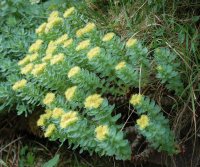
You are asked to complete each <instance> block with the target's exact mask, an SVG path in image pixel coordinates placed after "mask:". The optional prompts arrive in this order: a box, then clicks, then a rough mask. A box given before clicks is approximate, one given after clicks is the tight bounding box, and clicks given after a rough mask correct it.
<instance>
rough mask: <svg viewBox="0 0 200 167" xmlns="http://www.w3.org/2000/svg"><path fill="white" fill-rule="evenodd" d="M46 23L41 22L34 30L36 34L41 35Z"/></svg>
mask: <svg viewBox="0 0 200 167" xmlns="http://www.w3.org/2000/svg"><path fill="white" fill-rule="evenodd" d="M46 25H47V23H42V24H41V25H40V26H39V27H38V28H37V29H36V30H35V32H36V34H38V35H41V34H43V33H44V31H45V28H46Z"/></svg>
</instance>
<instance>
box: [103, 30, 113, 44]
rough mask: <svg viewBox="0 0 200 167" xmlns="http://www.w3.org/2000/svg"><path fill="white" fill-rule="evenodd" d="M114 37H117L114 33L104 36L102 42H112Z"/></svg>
mask: <svg viewBox="0 0 200 167" xmlns="http://www.w3.org/2000/svg"><path fill="white" fill-rule="evenodd" d="M114 36H115V33H113V32H110V33H107V34H106V35H104V37H103V38H102V41H103V42H107V41H110V40H111V39H113V37H114Z"/></svg>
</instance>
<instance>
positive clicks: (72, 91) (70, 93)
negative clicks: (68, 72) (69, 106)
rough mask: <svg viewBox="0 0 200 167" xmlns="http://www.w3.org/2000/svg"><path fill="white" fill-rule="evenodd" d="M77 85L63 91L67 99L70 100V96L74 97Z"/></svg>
mask: <svg viewBox="0 0 200 167" xmlns="http://www.w3.org/2000/svg"><path fill="white" fill-rule="evenodd" d="M76 89H77V86H72V87H71V88H68V89H67V90H66V91H65V97H66V99H67V100H68V101H71V100H72V98H73V97H74V94H75V92H76Z"/></svg>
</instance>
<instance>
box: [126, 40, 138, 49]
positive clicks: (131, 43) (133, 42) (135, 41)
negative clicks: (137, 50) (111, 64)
mask: <svg viewBox="0 0 200 167" xmlns="http://www.w3.org/2000/svg"><path fill="white" fill-rule="evenodd" d="M136 44H137V39H134V38H130V39H129V40H128V41H127V42H126V47H127V48H130V47H133V46H135V45H136Z"/></svg>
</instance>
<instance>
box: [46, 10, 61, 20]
mask: <svg viewBox="0 0 200 167" xmlns="http://www.w3.org/2000/svg"><path fill="white" fill-rule="evenodd" d="M57 17H59V12H58V11H53V12H51V14H50V15H49V18H48V22H51V21H52V20H54V19H55V18H57Z"/></svg>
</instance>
